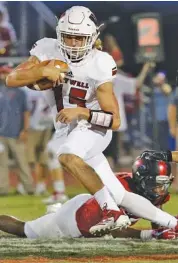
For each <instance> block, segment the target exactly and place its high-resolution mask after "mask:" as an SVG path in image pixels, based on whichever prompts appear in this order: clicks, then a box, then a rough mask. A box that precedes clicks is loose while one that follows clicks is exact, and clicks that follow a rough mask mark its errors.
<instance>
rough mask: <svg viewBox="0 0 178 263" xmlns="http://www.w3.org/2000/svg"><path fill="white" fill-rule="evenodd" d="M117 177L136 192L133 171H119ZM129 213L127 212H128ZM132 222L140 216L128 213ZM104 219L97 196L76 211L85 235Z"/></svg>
mask: <svg viewBox="0 0 178 263" xmlns="http://www.w3.org/2000/svg"><path fill="white" fill-rule="evenodd" d="M116 177H117V179H118V180H119V181H120V182H121V184H122V185H123V186H124V188H125V189H126V190H127V191H129V192H135V193H136V188H135V185H134V182H133V180H132V174H131V173H117V174H116ZM169 198H170V195H168V196H166V198H165V199H164V200H163V201H162V203H161V204H159V205H162V204H164V203H166V202H167V201H168V200H169ZM126 213H127V212H126ZM127 214H128V216H129V218H130V220H131V222H132V224H134V223H136V222H137V221H138V220H139V218H138V217H135V216H133V215H131V214H129V213H127ZM101 220H102V210H101V208H100V206H99V204H98V203H97V201H96V200H95V198H94V197H93V198H90V199H89V200H88V201H86V202H85V203H84V204H83V205H82V206H81V207H80V208H79V209H78V210H77V211H76V222H77V226H78V229H79V230H80V232H81V234H82V235H83V236H84V237H91V236H92V235H91V234H90V233H89V229H90V228H91V227H92V226H94V225H96V224H97V223H99V222H100V221H101Z"/></svg>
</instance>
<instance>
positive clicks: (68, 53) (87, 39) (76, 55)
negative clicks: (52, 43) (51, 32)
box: [58, 32, 98, 62]
mask: <svg viewBox="0 0 178 263" xmlns="http://www.w3.org/2000/svg"><path fill="white" fill-rule="evenodd" d="M65 36H66V37H67V36H71V37H72V36H73V37H74V38H75V37H76V38H77V37H83V43H82V45H81V46H79V47H78V46H74V47H71V46H68V45H67V44H66V43H65ZM97 37H98V35H95V36H94V35H92V36H91V35H76V34H75V35H70V34H67V33H65V32H60V33H59V35H58V45H59V47H60V50H61V52H62V54H63V56H64V57H65V58H66V59H67V60H70V61H72V62H77V61H79V60H82V59H83V58H84V57H85V56H86V55H87V54H88V53H89V52H90V51H91V50H92V49H93V45H94V43H95V41H96V39H97Z"/></svg>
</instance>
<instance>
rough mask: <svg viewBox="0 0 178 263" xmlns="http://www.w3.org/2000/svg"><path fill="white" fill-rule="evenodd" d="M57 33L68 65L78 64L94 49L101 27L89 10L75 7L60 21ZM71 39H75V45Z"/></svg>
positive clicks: (63, 15)
mask: <svg viewBox="0 0 178 263" xmlns="http://www.w3.org/2000/svg"><path fill="white" fill-rule="evenodd" d="M56 33H57V41H58V46H59V48H60V50H61V52H62V54H63V56H64V57H65V59H66V60H67V61H68V63H70V62H78V61H80V60H82V59H83V58H85V57H86V55H88V54H89V53H90V52H91V50H92V49H93V46H94V44H95V41H96V39H97V38H98V36H99V27H98V26H97V20H96V17H95V16H94V14H93V13H92V12H91V11H90V10H89V9H88V8H86V7H83V6H73V7H72V8H70V9H68V10H67V11H66V12H65V13H64V14H62V16H61V17H60V19H59V20H58V25H57V27H56ZM70 37H71V38H74V39H75V41H76V42H75V44H74V43H73V42H69V41H68V40H67V38H70ZM82 38H83V41H82V42H80V43H79V42H77V41H79V40H77V39H82ZM66 40H67V41H66Z"/></svg>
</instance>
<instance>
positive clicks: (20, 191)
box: [17, 183, 27, 195]
mask: <svg viewBox="0 0 178 263" xmlns="http://www.w3.org/2000/svg"><path fill="white" fill-rule="evenodd" d="M17 191H18V192H19V193H20V194H22V195H25V194H26V193H27V192H26V191H25V188H24V186H23V184H22V183H18V185H17Z"/></svg>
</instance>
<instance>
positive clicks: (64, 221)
mask: <svg viewBox="0 0 178 263" xmlns="http://www.w3.org/2000/svg"><path fill="white" fill-rule="evenodd" d="M143 167H145V169H143ZM116 178H117V180H118V181H120V182H121V184H122V185H123V186H124V188H125V189H127V190H128V191H131V192H135V193H138V194H140V195H142V196H144V197H145V198H147V199H148V200H150V201H151V202H152V203H153V204H154V205H155V206H157V207H159V208H162V205H163V204H165V203H166V202H168V201H169V199H170V194H169V192H168V191H169V186H170V185H171V183H172V180H173V177H172V173H171V165H170V163H169V162H167V161H157V160H151V159H147V158H145V157H143V158H138V159H137V160H136V162H135V163H134V165H133V169H132V173H130V174H128V173H118V174H116ZM126 213H127V214H128V216H129V218H130V220H131V222H132V225H133V224H135V223H136V222H137V221H138V220H139V218H138V217H137V216H135V215H133V214H130V213H129V211H126ZM101 217H102V211H101V208H100V207H99V205H98V203H97V202H96V199H95V198H94V197H92V196H91V195H89V194H81V195H78V196H76V197H74V198H72V199H71V200H70V201H68V202H67V203H65V204H64V205H61V204H56V205H52V206H49V207H48V209H47V214H46V215H44V216H42V217H40V218H37V219H35V220H33V221H27V222H22V221H20V220H18V219H16V218H14V217H10V216H5V215H4V216H3V215H2V216H1V215H0V230H2V231H4V232H8V233H11V234H15V235H17V236H23V237H27V238H61V237H63V238H66V237H68V238H69V237H81V236H84V237H92V235H91V234H90V232H89V229H90V228H91V226H93V225H95V224H96V223H97V222H99V221H100V220H101ZM155 223H156V224H155ZM160 223H161V222H159V221H157V222H154V223H152V230H139V229H134V228H127V229H123V230H121V231H120V230H118V229H114V230H111V232H108V233H111V234H112V236H113V237H131V238H141V239H142V240H144V241H145V240H150V239H152V238H158V239H175V238H176V237H178V227H176V228H174V229H169V228H162V227H160V225H159V224H160Z"/></svg>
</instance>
